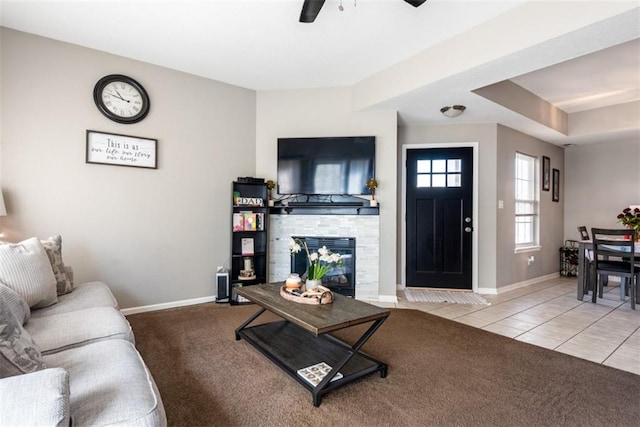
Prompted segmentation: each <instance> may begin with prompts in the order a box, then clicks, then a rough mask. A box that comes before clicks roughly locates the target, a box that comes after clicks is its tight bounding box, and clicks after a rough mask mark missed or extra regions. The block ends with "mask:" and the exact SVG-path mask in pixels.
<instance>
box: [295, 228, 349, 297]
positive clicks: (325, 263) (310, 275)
mask: <svg viewBox="0 0 640 427" xmlns="http://www.w3.org/2000/svg"><path fill="white" fill-rule="evenodd" d="M302 248H304V251H305V252H306V253H307V265H308V267H307V281H306V283H305V284H306V287H307V290H311V289H312V288H313V287H314V286H317V285H320V284H322V278H323V277H324V275H325V274H327V272H328V271H329V270H331V269H332V268H333V267H335V266H339V265H341V264H342V261H341V259H340V254H339V253H332V252H331V251H330V250H329V249H327V247H326V246H323V247H321V248H320V249H318V251H317V252H309V247H308V246H307V243H306V242H302V241H300V240H298V239H294V238H293V237H292V238H291V239H289V252H291V254H297V253H300V251H302Z"/></svg>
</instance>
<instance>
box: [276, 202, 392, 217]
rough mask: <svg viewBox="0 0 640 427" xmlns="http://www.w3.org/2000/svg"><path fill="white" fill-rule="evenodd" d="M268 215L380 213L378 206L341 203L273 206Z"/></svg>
mask: <svg viewBox="0 0 640 427" xmlns="http://www.w3.org/2000/svg"><path fill="white" fill-rule="evenodd" d="M269 214H270V215H380V208H379V207H377V206H376V207H370V206H349V205H341V204H338V203H336V204H332V205H315V204H310V205H308V206H304V205H297V206H274V207H271V208H269Z"/></svg>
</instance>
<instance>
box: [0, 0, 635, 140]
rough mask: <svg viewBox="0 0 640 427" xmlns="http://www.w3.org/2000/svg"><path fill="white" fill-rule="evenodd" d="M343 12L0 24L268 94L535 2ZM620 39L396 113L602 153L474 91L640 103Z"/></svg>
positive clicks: (270, 3) (86, 1) (64, 9)
mask: <svg viewBox="0 0 640 427" xmlns="http://www.w3.org/2000/svg"><path fill="white" fill-rule="evenodd" d="M340 3H341V1H340V0H327V1H326V3H325V5H324V7H323V9H322V10H321V12H320V14H319V15H318V18H317V19H316V21H315V22H314V23H312V24H302V23H299V22H298V17H299V15H300V9H301V6H302V0H199V1H193V0H182V1H179V0H174V1H157V0H128V1H117V0H109V1H105V0H75V1H58V0H39V1H17V0H0V15H1V16H0V24H1V25H2V26H5V27H8V28H12V29H16V30H20V31H25V32H29V33H33V34H37V35H41V36H45V37H49V38H52V39H56V40H61V41H65V42H69V43H74V44H77V45H81V46H85V47H90V48H94V49H98V50H101V51H105V52H110V53H113V54H116V55H121V56H125V57H129V58H133V59H137V60H141V61H144V62H148V63H152V64H156V65H160V66H164V67H168V68H172V69H176V70H180V71H184V72H187V73H191V74H195V75H199V76H203V77H207V78H211V79H214V80H219V81H222V82H226V83H230V84H233V85H237V86H241V87H246V88H250V89H255V90H259V91H260V90H281V89H301V88H316V87H335V86H352V85H354V84H357V83H358V82H361V81H362V80H363V79H366V78H367V77H370V76H372V75H375V74H376V73H379V72H381V71H384V70H386V69H389V68H391V67H393V66H394V65H396V64H398V63H400V62H402V61H403V60H405V59H407V58H410V57H412V56H414V55H416V54H418V53H420V52H423V51H424V50H425V49H427V48H430V47H433V46H437V45H438V44H439V43H442V42H445V41H446V40H448V39H450V38H452V37H453V36H455V35H458V34H464V33H465V32H468V31H469V30H472V29H473V28H474V27H478V26H480V25H482V24H483V23H486V22H487V21H488V20H490V19H492V18H494V17H496V16H499V15H500V14H503V13H506V12H509V11H510V10H513V9H514V8H517V7H519V6H521V5H522V4H524V3H527V1H526V0H502V1H480V0H465V1H461V0H428V1H427V2H426V3H424V4H423V5H422V6H421V7H419V8H417V9H416V8H414V7H412V6H410V5H409V4H407V3H405V2H404V1H402V0H342V4H343V6H344V11H343V12H340V11H339V10H338V5H339V4H340ZM636 5H638V2H636ZM636 15H637V22H636V26H637V27H639V28H638V29H636V30H635V32H636V33H640V14H639V13H637V11H636ZM632 21H633V19H632ZM632 24H633V22H632ZM605 29H606V28H605ZM496 31H499V29H498V28H496ZM612 31H616V30H615V28H614V29H612ZM632 32H633V30H632ZM627 33H628V31H627ZM625 37H627V39H628V38H629V36H628V35H627V36H625ZM605 38H606V37H605ZM612 39H613V40H614V41H613V42H611V43H616V44H619V46H613V47H611V48H609V46H605V47H606V48H607V49H598V48H591V49H588V48H587V49H583V50H585V51H587V52H592V51H593V52H594V53H591V54H588V55H584V56H580V57H578V58H573V59H571V60H568V61H567V60H566V58H563V57H562V55H559V54H558V51H557V50H556V49H555V48H554V47H553V44H551V45H550V46H551V48H549V49H545V50H539V51H538V52H537V54H536V56H539V57H540V58H537V57H536V58H535V59H536V60H532V59H531V58H530V57H528V58H527V57H526V55H527V51H526V50H524V49H523V52H522V54H521V56H520V57H519V56H518V55H512V56H511V57H510V58H501V59H500V60H499V61H494V62H493V63H491V64H478V69H477V70H476V71H477V72H469V73H466V74H465V73H461V74H460V75H457V76H452V78H451V79H448V81H443V82H438V84H433V85H430V87H425V88H420V90H416V91H413V92H412V93H408V94H404V95H403V96H401V97H397V99H394V100H391V101H390V102H389V106H391V107H393V108H395V109H397V110H398V111H399V116H400V120H401V123H404V124H409V123H453V122H452V121H451V119H446V118H444V117H442V116H441V115H440V114H439V108H440V107H441V106H443V105H447V104H451V103H456V104H465V105H467V107H468V108H467V111H466V112H465V114H463V115H462V116H460V117H458V118H456V119H454V120H456V123H463V122H494V123H495V122H498V123H501V124H504V125H506V126H510V127H513V128H514V129H518V130H521V131H523V132H526V133H529V134H531V135H533V136H536V137H539V138H541V139H544V140H547V141H550V142H553V143H557V144H566V143H578V144H579V143H583V142H598V141H599V140H601V139H602V138H608V137H610V135H608V134H603V135H597V132H596V135H589V136H586V137H585V136H584V135H582V136H580V137H573V136H566V135H559V134H558V133H557V132H550V131H549V129H545V128H544V127H540V125H539V124H537V123H533V122H532V121H531V120H528V119H524V118H522V117H521V116H519V115H517V114H515V113H514V112H513V111H509V110H508V109H506V108H504V107H501V106H499V105H497V104H493V103H491V102H490V101H488V100H484V99H481V97H479V96H477V95H475V94H473V93H471V90H473V89H476V88H477V87H478V86H474V84H477V81H478V80H482V79H478V75H482V74H483V73H491V72H493V73H494V74H495V75H498V76H504V75H505V70H510V69H513V70H514V72H515V73H517V74H513V75H507V76H506V77H501V78H500V80H504V79H510V80H512V81H513V82H515V83H516V84H518V85H520V86H522V87H523V88H525V89H527V90H528V91H530V92H532V93H534V94H536V95H537V96H539V97H541V98H543V99H544V100H546V101H548V102H550V103H552V104H554V105H556V106H557V107H559V108H560V109H562V110H564V111H565V112H567V113H576V112H581V111H585V110H592V109H594V108H602V107H608V106H611V105H617V104H622V103H628V102H638V101H640V44H639V43H638V35H635V41H632V42H631V43H624V44H620V43H617V42H616V41H615V37H613V38H612ZM561 41H562V40H560V42H561ZM625 41H626V40H625ZM552 42H553V41H551V42H549V43H552ZM565 44H566V41H565ZM592 44H593V45H594V46H595V45H597V44H598V41H597V40H595V37H594V41H593V43H592ZM600 44H603V43H602V42H601V41H600ZM562 47H563V45H562V43H559V47H558V48H557V49H561V48H562ZM565 47H566V46H565ZM547 51H548V52H547ZM528 53H529V54H530V53H531V52H528ZM463 54H465V52H452V55H463ZM547 56H548V58H547ZM514 64H517V65H518V66H514ZM524 64H526V66H525V65H524ZM540 64H545V67H544V68H543V67H541V65H540ZM549 64H553V65H550V66H548V65H549ZM515 70H517V71H515ZM496 71H499V72H496ZM523 71H525V72H523ZM445 80H446V79H445ZM484 81H486V80H484ZM490 83H496V82H493V81H492V82H490ZM427 99H428V100H430V101H429V102H427V101H425V100H427ZM480 111H481V112H482V113H481V114H480V113H479V112H480ZM639 129H640V117H639V119H638V126H637V127H636V128H635V129H627V130H626V131H625V132H624V133H623V134H620V135H618V136H619V137H624V138H628V137H632V138H636V139H637V138H638V135H639V132H640V131H639Z"/></svg>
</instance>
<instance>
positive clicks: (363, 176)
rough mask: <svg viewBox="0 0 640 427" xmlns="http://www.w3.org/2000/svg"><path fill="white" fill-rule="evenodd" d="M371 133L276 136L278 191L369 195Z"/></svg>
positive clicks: (373, 142) (373, 155) (372, 162)
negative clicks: (365, 134) (306, 136)
mask: <svg viewBox="0 0 640 427" xmlns="http://www.w3.org/2000/svg"><path fill="white" fill-rule="evenodd" d="M375 163H376V138H375V136H345V137H327V138H278V178H277V183H278V194H303V195H360V194H369V193H370V191H369V190H368V189H367V186H366V183H367V180H368V179H370V178H373V177H375V175H374V172H375V171H374V167H375Z"/></svg>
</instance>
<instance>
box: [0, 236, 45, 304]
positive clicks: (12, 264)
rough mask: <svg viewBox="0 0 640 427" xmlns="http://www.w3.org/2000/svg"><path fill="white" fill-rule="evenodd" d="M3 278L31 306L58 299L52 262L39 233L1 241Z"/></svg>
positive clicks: (1, 270) (1, 275) (1, 279)
mask: <svg viewBox="0 0 640 427" xmlns="http://www.w3.org/2000/svg"><path fill="white" fill-rule="evenodd" d="M0 282H2V283H4V284H5V285H7V286H8V287H10V288H11V289H13V290H14V291H15V292H16V293H17V294H18V295H20V296H21V297H22V298H24V299H25V301H27V304H29V307H31V308H40V307H47V306H49V305H51V304H55V303H56V302H58V297H57V293H56V278H55V276H54V275H53V270H52V269H51V263H49V258H48V257H47V254H46V253H45V251H44V248H43V247H42V243H40V240H38V239H37V238H36V237H32V238H31V239H27V240H24V241H22V242H20V243H10V244H5V245H0Z"/></svg>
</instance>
